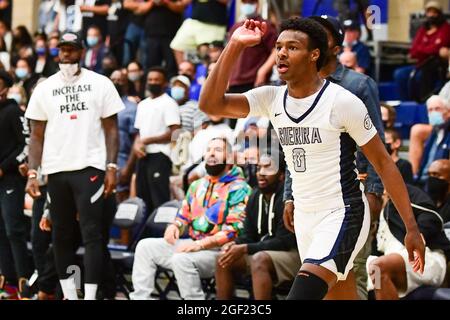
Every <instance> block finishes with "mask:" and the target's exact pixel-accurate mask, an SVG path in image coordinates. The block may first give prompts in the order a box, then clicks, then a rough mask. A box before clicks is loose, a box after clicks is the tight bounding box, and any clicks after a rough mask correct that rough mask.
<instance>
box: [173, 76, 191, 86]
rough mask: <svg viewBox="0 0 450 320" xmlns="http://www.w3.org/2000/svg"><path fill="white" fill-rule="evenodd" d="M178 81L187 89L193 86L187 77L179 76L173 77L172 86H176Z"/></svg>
mask: <svg viewBox="0 0 450 320" xmlns="http://www.w3.org/2000/svg"><path fill="white" fill-rule="evenodd" d="M176 81H179V82H181V83H182V84H184V85H185V86H186V87H188V88H189V87H190V86H191V81H190V80H189V78H188V77H186V76H183V75H178V76H175V77H173V78H172V79H170V85H171V86H173V84H174V83H175V82H176Z"/></svg>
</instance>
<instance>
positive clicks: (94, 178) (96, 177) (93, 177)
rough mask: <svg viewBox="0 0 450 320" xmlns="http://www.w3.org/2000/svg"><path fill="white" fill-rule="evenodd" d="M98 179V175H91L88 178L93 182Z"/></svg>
mask: <svg viewBox="0 0 450 320" xmlns="http://www.w3.org/2000/svg"><path fill="white" fill-rule="evenodd" d="M97 179H98V176H92V177H90V178H89V180H91V182H95V180H97Z"/></svg>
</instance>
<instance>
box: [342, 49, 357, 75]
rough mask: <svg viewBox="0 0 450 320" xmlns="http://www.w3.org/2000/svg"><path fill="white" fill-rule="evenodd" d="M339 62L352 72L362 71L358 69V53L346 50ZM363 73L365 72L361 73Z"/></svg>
mask: <svg viewBox="0 0 450 320" xmlns="http://www.w3.org/2000/svg"><path fill="white" fill-rule="evenodd" d="M339 62H340V63H341V64H342V65H343V66H344V67H347V68H349V69H352V70H355V71H356V70H357V69H360V68H359V67H358V61H357V59H356V53H354V52H353V51H350V50H344V52H342V53H341V55H340V56H339ZM357 72H359V71H357ZM361 73H363V72H361Z"/></svg>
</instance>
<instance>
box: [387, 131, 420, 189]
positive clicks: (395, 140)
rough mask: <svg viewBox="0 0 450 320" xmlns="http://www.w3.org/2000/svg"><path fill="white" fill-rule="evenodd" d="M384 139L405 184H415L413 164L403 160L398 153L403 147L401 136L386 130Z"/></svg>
mask: <svg viewBox="0 0 450 320" xmlns="http://www.w3.org/2000/svg"><path fill="white" fill-rule="evenodd" d="M384 138H385V142H386V148H387V151H388V153H389V154H390V155H391V158H392V160H393V161H394V162H395V164H396V165H397V168H398V170H399V171H400V173H401V175H402V177H403V180H404V181H405V183H408V184H413V183H414V179H413V173H412V168H411V163H410V162H409V161H408V160H405V159H401V158H400V157H399V156H398V152H399V150H400V148H401V146H402V140H401V138H400V135H399V134H398V132H397V131H395V130H394V129H385V131H384Z"/></svg>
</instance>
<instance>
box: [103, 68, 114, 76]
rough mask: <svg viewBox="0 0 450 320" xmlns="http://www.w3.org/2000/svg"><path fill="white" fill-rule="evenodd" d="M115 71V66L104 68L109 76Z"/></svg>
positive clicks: (105, 73) (104, 73) (105, 74)
mask: <svg viewBox="0 0 450 320" xmlns="http://www.w3.org/2000/svg"><path fill="white" fill-rule="evenodd" d="M113 72H114V68H103V75H104V76H105V77H107V78H109V77H110V76H111V74H112V73H113Z"/></svg>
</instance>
